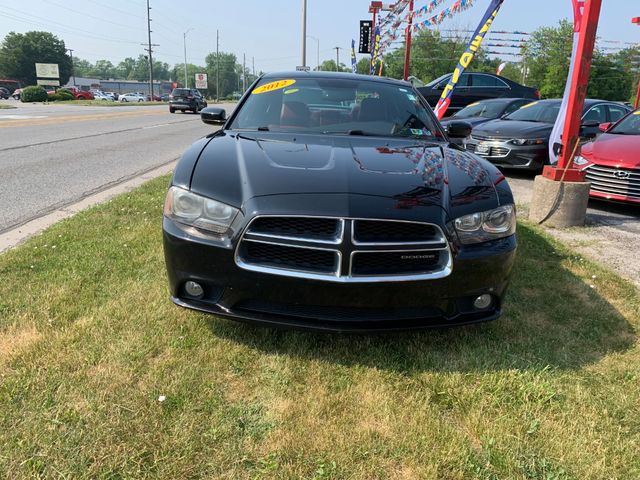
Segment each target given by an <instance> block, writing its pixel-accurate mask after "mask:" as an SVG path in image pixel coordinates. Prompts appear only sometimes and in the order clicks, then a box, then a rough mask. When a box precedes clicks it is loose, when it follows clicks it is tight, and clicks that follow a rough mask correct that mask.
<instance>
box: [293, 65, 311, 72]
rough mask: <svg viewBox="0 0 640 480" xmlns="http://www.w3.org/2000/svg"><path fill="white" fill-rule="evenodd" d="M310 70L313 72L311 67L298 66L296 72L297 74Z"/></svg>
mask: <svg viewBox="0 0 640 480" xmlns="http://www.w3.org/2000/svg"><path fill="white" fill-rule="evenodd" d="M309 70H311V67H309V66H305V67H303V66H300V65H298V66H297V67H296V71H297V72H308V71H309Z"/></svg>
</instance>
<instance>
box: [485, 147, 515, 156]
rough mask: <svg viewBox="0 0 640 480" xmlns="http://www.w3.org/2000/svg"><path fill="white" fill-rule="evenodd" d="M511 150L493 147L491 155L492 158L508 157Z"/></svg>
mask: <svg viewBox="0 0 640 480" xmlns="http://www.w3.org/2000/svg"><path fill="white" fill-rule="evenodd" d="M509 151H510V150H509V149H508V148H505V147H491V151H490V152H489V155H490V156H492V157H506V156H507V155H509Z"/></svg>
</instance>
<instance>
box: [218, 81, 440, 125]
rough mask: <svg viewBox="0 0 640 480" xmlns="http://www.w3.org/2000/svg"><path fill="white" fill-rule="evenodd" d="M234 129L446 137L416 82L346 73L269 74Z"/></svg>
mask: <svg viewBox="0 0 640 480" xmlns="http://www.w3.org/2000/svg"><path fill="white" fill-rule="evenodd" d="M230 128H231V129H242V130H257V129H269V130H271V131H286V132H289V131H291V132H301V131H303V132H307V133H316V134H352V135H381V136H398V137H418V138H428V137H440V136H442V133H441V130H440V128H439V126H438V123H437V121H436V120H435V117H434V115H433V113H432V112H431V111H430V110H429V109H428V108H427V107H425V106H424V105H423V104H422V103H421V101H420V96H419V95H418V94H417V92H416V91H415V90H414V89H413V88H412V87H411V86H405V85H399V84H393V83H385V82H379V81H370V80H360V79H346V78H340V79H336V78H302V79H286V78H284V79H274V77H271V78H265V79H262V80H261V81H260V83H258V85H256V86H255V87H254V89H253V90H252V91H251V92H250V94H249V96H248V97H247V100H246V101H245V102H244V104H243V105H242V107H241V108H240V110H239V111H238V113H237V115H236V116H235V118H234V120H233V122H232V124H231V126H230Z"/></svg>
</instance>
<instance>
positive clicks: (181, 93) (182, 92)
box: [171, 88, 189, 95]
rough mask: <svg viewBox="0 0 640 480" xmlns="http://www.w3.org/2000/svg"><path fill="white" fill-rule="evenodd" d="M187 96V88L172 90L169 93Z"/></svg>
mask: <svg viewBox="0 0 640 480" xmlns="http://www.w3.org/2000/svg"><path fill="white" fill-rule="evenodd" d="M188 94H189V89H188V88H174V89H173V92H171V95H188Z"/></svg>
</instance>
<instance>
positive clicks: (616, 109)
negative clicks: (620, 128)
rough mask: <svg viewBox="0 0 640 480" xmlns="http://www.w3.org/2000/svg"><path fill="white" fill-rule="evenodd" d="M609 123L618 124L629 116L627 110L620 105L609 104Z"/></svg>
mask: <svg viewBox="0 0 640 480" xmlns="http://www.w3.org/2000/svg"><path fill="white" fill-rule="evenodd" d="M608 107H609V121H610V122H617V121H618V120H620V119H621V118H622V117H624V116H625V115H626V114H627V110H626V109H624V108H623V107H621V106H619V105H613V104H611V103H610V104H609V105H608Z"/></svg>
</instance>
